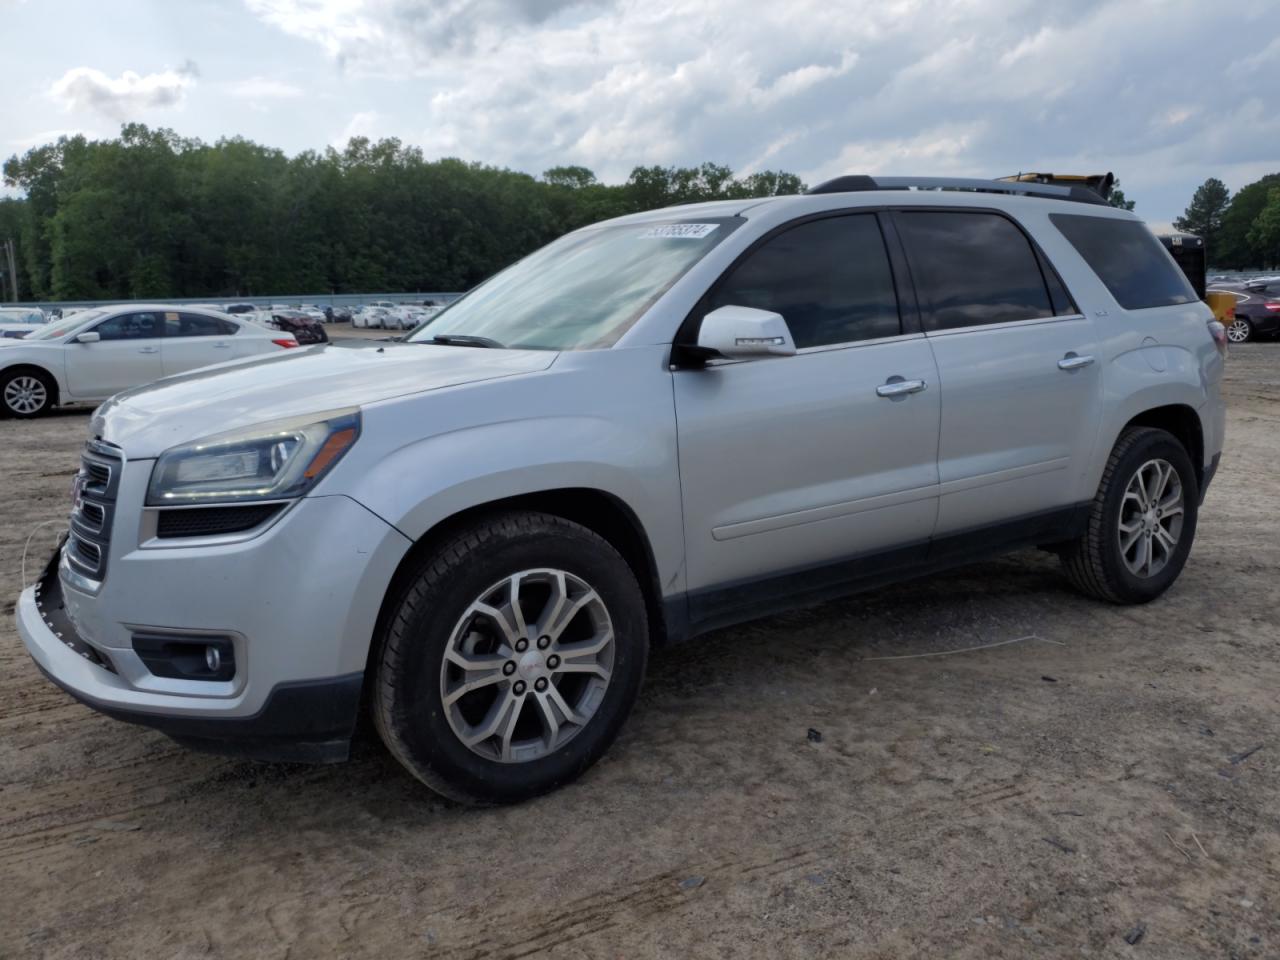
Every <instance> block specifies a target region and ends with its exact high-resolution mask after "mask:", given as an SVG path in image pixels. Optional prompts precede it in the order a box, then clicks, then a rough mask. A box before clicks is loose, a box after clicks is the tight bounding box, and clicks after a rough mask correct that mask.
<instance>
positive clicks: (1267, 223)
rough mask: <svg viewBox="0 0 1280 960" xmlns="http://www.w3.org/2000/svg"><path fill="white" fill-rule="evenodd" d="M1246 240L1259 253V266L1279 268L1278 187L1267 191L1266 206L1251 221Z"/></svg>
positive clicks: (1279, 208) (1279, 223)
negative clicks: (1251, 224)
mask: <svg viewBox="0 0 1280 960" xmlns="http://www.w3.org/2000/svg"><path fill="white" fill-rule="evenodd" d="M1248 239H1249V243H1250V244H1252V245H1253V247H1254V249H1255V250H1257V251H1259V253H1260V256H1261V260H1260V262H1259V265H1260V266H1262V267H1264V268H1268V269H1270V268H1274V267H1276V266H1280V187H1272V188H1271V189H1269V190H1268V191H1267V205H1266V206H1265V207H1263V208H1262V212H1260V213H1259V214H1258V216H1257V218H1256V219H1255V220H1254V221H1253V226H1252V227H1251V228H1250V230H1249V237H1248Z"/></svg>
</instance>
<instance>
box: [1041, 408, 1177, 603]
mask: <svg viewBox="0 0 1280 960" xmlns="http://www.w3.org/2000/svg"><path fill="white" fill-rule="evenodd" d="M1199 503H1200V492H1199V485H1198V483H1197V480H1196V473H1195V470H1194V468H1193V467H1192V464H1191V458H1190V457H1188V456H1187V452H1186V450H1185V449H1184V448H1183V446H1182V444H1181V443H1179V442H1178V440H1177V439H1176V438H1175V437H1174V436H1173V435H1172V434H1170V433H1167V432H1166V431H1164V430H1157V429H1154V428H1151V427H1137V428H1133V429H1131V430H1129V431H1127V432H1125V433H1124V434H1122V435H1121V437H1120V439H1119V440H1118V441H1117V442H1116V445H1115V448H1114V449H1113V450H1112V451H1111V456H1110V457H1109V458H1108V460H1107V466H1106V469H1105V470H1104V471H1103V475H1102V483H1101V484H1100V485H1099V487H1098V493H1097V496H1095V497H1094V500H1093V504H1092V507H1091V509H1090V512H1089V522H1088V526H1087V528H1086V531H1085V533H1084V535H1083V536H1081V537H1079V538H1078V539H1077V540H1074V541H1072V542H1071V543H1069V544H1067V545H1066V549H1065V550H1064V551H1063V552H1062V561H1063V565H1064V567H1065V568H1066V571H1067V575H1068V577H1070V579H1071V581H1072V583H1073V584H1075V586H1076V587H1077V588H1078V589H1080V590H1081V591H1083V592H1084V593H1087V594H1089V595H1091V596H1094V597H1097V598H1098V599H1101V600H1109V601H1111V602H1113V603H1146V602H1148V601H1150V600H1154V599H1155V598H1156V597H1158V596H1160V594H1162V593H1164V592H1165V590H1167V589H1169V586H1170V585H1171V584H1172V583H1173V581H1174V580H1176V579H1177V578H1178V574H1180V573H1181V572H1182V568H1183V566H1184V565H1185V564H1186V562H1187V555H1188V554H1189V553H1190V552H1191V543H1192V541H1193V540H1194V538H1195V532H1196V519H1197V515H1198V507H1199Z"/></svg>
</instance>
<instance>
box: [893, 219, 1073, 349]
mask: <svg viewBox="0 0 1280 960" xmlns="http://www.w3.org/2000/svg"><path fill="white" fill-rule="evenodd" d="M898 229H899V231H900V232H901V234H902V240H903V242H904V243H905V244H906V246H907V252H908V254H909V255H910V257H911V272H912V276H913V277H914V278H915V281H916V291H917V293H918V294H919V297H920V308H921V311H922V313H923V319H924V325H925V329H926V330H950V329H954V328H956V327H971V326H976V325H978V324H986V323H1006V322H1009V321H1012V320H1033V319H1036V318H1040V317H1051V316H1053V315H1054V309H1053V305H1052V303H1051V302H1050V300H1049V291H1048V289H1047V288H1046V287H1045V282H1044V276H1043V274H1042V273H1041V271H1040V264H1039V261H1038V258H1037V257H1036V253H1035V250H1034V249H1033V248H1032V246H1031V244H1030V243H1029V242H1028V240H1027V238H1026V237H1025V236H1024V235H1023V233H1022V231H1021V230H1019V229H1018V228H1017V227H1016V226H1014V225H1013V223H1011V222H1010V221H1009V220H1006V219H1005V218H1004V217H1001V216H999V215H997V214H994V213H953V212H950V211H944V210H931V211H921V212H915V211H912V212H904V213H900V214H899V215H898ZM1064 296H1065V292H1064Z"/></svg>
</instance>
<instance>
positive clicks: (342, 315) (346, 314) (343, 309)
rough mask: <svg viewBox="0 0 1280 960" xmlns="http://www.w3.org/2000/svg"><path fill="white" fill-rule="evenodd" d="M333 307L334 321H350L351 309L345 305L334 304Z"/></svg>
mask: <svg viewBox="0 0 1280 960" xmlns="http://www.w3.org/2000/svg"><path fill="white" fill-rule="evenodd" d="M332 309H333V322H334V323H350V322H351V314H352V310H351V308H350V307H347V306H335V307H333V308H332Z"/></svg>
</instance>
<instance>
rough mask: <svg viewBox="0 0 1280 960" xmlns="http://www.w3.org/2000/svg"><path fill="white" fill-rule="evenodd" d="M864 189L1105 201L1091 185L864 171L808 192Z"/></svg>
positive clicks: (856, 190)
mask: <svg viewBox="0 0 1280 960" xmlns="http://www.w3.org/2000/svg"><path fill="white" fill-rule="evenodd" d="M865 190H961V191H967V192H969V193H1006V194H1015V195H1018V196H1024V197H1046V198H1048V199H1050V200H1073V201H1075V202H1076V203H1095V204H1102V205H1104V206H1105V205H1106V203H1107V201H1106V200H1104V199H1102V197H1101V196H1099V195H1098V194H1097V192H1095V191H1093V190H1090V189H1089V188H1088V187H1066V186H1062V187H1060V186H1054V185H1051V184H1046V183H1031V182H1024V181H1013V180H977V179H969V178H967V177H869V176H866V175H865V174H859V175H856V176H847V177H836V178H835V179H834V180H828V181H826V182H825V183H820V184H818V185H817V186H816V187H810V188H809V189H808V190H807V191H806V192H807V193H857V192H861V191H865Z"/></svg>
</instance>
